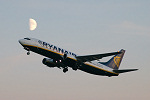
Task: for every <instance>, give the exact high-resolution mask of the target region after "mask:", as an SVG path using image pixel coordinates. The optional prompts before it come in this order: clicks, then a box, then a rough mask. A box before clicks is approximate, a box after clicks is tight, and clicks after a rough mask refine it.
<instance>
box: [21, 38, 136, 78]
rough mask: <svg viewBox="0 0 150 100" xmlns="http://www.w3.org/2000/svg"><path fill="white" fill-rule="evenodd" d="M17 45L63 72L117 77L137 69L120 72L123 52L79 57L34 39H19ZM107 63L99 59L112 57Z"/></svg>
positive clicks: (45, 63)
mask: <svg viewBox="0 0 150 100" xmlns="http://www.w3.org/2000/svg"><path fill="white" fill-rule="evenodd" d="M19 43H20V44H21V45H22V46H23V47H24V49H25V50H27V51H28V52H27V55H29V54H30V51H32V52H35V53H38V54H40V55H43V56H45V57H47V58H44V59H43V61H42V62H43V64H44V65H46V66H48V67H58V68H62V69H63V72H64V73H65V72H67V71H68V67H71V68H72V69H73V70H77V69H79V70H82V71H84V72H87V73H90V74H94V75H103V76H109V77H110V76H118V75H119V74H120V73H125V72H130V71H135V70H137V69H123V70H120V69H119V66H120V63H121V61H122V58H123V55H124V53H125V50H123V49H122V50H120V51H119V52H112V53H104V54H95V55H85V56H79V55H77V54H75V53H72V52H70V51H68V50H65V49H62V48H59V47H57V46H55V45H53V44H49V43H47V42H44V41H41V40H38V39H35V38H24V39H20V40H19ZM112 55H114V57H112V58H111V59H110V60H109V61H107V62H100V61H99V59H101V58H103V57H108V56H112Z"/></svg>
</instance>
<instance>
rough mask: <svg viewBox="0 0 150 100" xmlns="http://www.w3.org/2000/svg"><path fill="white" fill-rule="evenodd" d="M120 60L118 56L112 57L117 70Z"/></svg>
mask: <svg viewBox="0 0 150 100" xmlns="http://www.w3.org/2000/svg"><path fill="white" fill-rule="evenodd" d="M120 59H121V57H118V56H116V57H114V62H115V64H116V65H117V67H118V68H119V64H120Z"/></svg>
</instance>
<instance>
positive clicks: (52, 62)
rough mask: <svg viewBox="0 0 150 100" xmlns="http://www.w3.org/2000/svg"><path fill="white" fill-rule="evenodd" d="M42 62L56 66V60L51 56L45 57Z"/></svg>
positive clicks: (49, 65)
mask: <svg viewBox="0 0 150 100" xmlns="http://www.w3.org/2000/svg"><path fill="white" fill-rule="evenodd" d="M42 63H43V64H44V65H47V66H48V67H56V62H54V60H53V59H50V58H44V59H43V60H42Z"/></svg>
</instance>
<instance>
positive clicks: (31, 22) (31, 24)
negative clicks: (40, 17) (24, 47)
mask: <svg viewBox="0 0 150 100" xmlns="http://www.w3.org/2000/svg"><path fill="white" fill-rule="evenodd" d="M36 27H37V23H36V21H35V20H34V19H32V18H30V19H29V29H30V30H31V31H33V30H35V29H36Z"/></svg>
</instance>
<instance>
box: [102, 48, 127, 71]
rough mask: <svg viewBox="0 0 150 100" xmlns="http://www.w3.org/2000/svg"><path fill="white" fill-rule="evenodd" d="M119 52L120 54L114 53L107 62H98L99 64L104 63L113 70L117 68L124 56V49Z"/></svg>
mask: <svg viewBox="0 0 150 100" xmlns="http://www.w3.org/2000/svg"><path fill="white" fill-rule="evenodd" d="M119 52H121V53H120V54H116V55H115V56H114V57H112V58H111V59H110V60H109V61H108V62H103V63H102V62H100V63H101V64H104V65H106V66H108V67H110V68H112V69H114V70H118V69H119V66H120V63H121V61H122V58H123V56H124V53H125V50H123V49H121V50H120V51H119Z"/></svg>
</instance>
